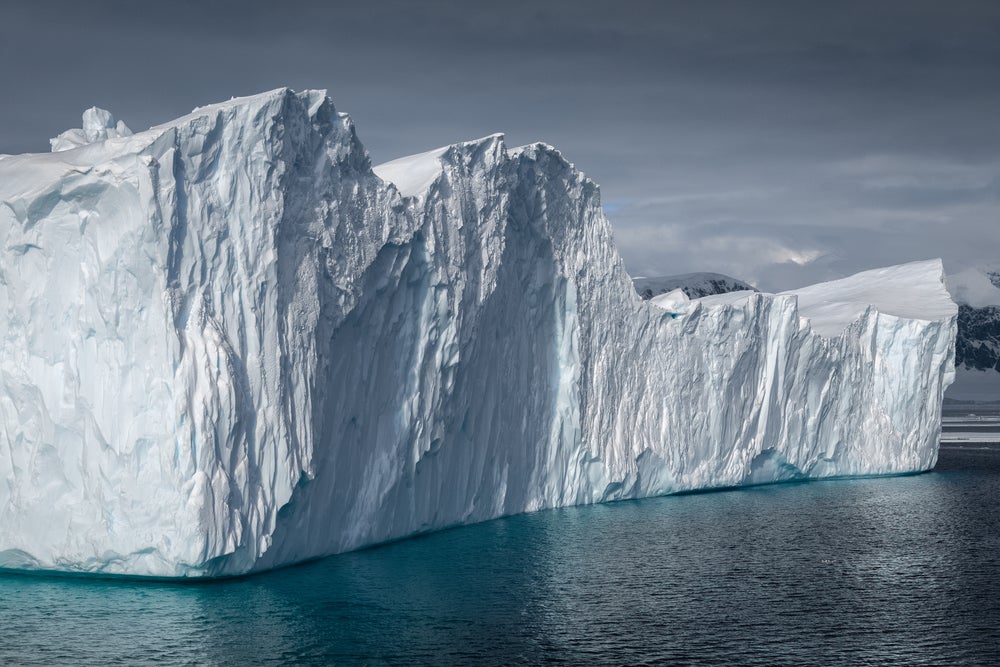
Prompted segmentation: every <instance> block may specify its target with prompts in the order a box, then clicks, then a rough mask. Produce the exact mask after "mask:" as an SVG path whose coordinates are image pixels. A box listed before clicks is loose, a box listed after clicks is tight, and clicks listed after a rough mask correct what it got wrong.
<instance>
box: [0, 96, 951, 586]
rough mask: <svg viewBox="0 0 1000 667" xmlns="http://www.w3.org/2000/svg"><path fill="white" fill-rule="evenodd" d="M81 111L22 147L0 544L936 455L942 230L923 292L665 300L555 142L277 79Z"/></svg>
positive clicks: (10, 180)
mask: <svg viewBox="0 0 1000 667" xmlns="http://www.w3.org/2000/svg"><path fill="white" fill-rule="evenodd" d="M92 116H94V117H92V118H91V119H90V120H88V123H89V125H88V126H87V127H86V128H85V130H86V131H83V132H80V133H73V134H71V135H66V134H64V135H60V136H62V137H65V138H67V140H68V139H72V141H73V142H77V143H78V144H79V145H77V146H76V147H72V146H67V144H66V143H65V142H63V143H60V144H59V148H60V149H63V148H65V150H60V151H59V152H57V153H51V154H40V155H23V156H7V157H5V158H4V159H2V160H0V235H2V237H3V239H4V245H3V255H2V259H0V336H2V339H3V341H4V344H3V347H2V351H0V380H2V381H0V418H2V419H3V423H4V429H3V430H2V431H0V480H2V481H3V483H0V567H8V568H20V569H49V570H62V571H71V572H96V573H110V574H132V575H146V576H166V577H192V576H218V575H227V574H238V573H244V572H249V571H256V570H261V569H266V568H270V567H275V566H279V565H283V564H287V563H292V562H297V561H301V560H304V559H307V558H313V557H316V556H320V555H324V554H331V553H337V552H341V551H345V550H349V549H355V548H358V547H362V546H365V545H369V544H374V543H378V542H383V541H386V540H391V539H396V538H399V537H404V536H407V535H411V534H414V533H419V532H426V531H429V530H434V529H437V528H441V527H445V526H450V525H456V524H461V523H470V522H474V521H481V520H485V519H490V518H493V517H497V516H502V515H507V514H512V513H517V512H524V511H532V510H538V509H543V508H547V507H557V506H565V505H571V504H580V503H592V502H601V501H608V500H616V499H622V498H638V497H644V496H650V495H658V494H664V493H671V492H677V491H685V490H691V489H701V488H712V487H726V486H734V485H740V484H750V483H763V482H773V481H782V480H787V479H793V478H803V477H830V476H839V475H863V474H892V473H905V472H914V471H919V470H926V469H928V468H930V467H931V466H933V464H934V462H935V460H936V455H937V439H938V433H939V429H940V409H941V395H942V392H943V390H944V388H945V387H946V386H947V385H948V384H949V383H950V382H951V380H952V377H953V375H954V371H953V366H952V359H953V349H954V336H955V307H954V304H953V303H952V302H951V300H950V299H949V298H948V295H947V293H946V292H945V290H944V286H943V283H942V281H943V272H942V268H941V265H940V262H920V263H915V264H910V265H904V266H903V267H897V268H895V269H888V270H885V272H884V274H883V275H882V277H881V280H882V282H883V283H885V282H886V281H888V283H890V284H895V283H894V282H893V281H895V282H898V283H899V286H900V290H901V288H902V283H904V282H905V283H906V284H907V285H909V286H911V287H912V285H914V284H917V285H918V286H919V290H920V294H921V300H922V303H921V304H919V307H916V306H915V305H914V304H913V303H911V302H910V301H908V300H905V299H903V300H901V301H899V302H896V301H893V299H895V298H896V297H895V296H893V295H897V296H898V293H899V290H890V291H889V292H886V294H885V295H884V297H883V300H882V301H881V302H880V303H879V304H878V307H877V308H876V307H870V306H868V305H865V304H864V303H863V299H864V298H866V295H867V294H868V292H866V291H865V289H864V287H865V284H866V282H867V281H869V280H870V277H869V278H865V277H864V275H863V274H862V275H861V276H859V277H856V278H854V279H846V280H845V281H837V282H835V283H830V284H828V285H826V286H817V287H816V288H810V290H805V291H803V296H801V297H799V296H796V295H794V294H782V295H765V294H756V293H750V294H746V295H737V297H733V298H731V299H730V300H728V301H725V300H723V301H719V302H716V303H712V302H711V301H710V300H709V299H706V300H702V301H695V302H689V303H688V304H686V305H683V307H679V308H677V309H676V310H677V311H681V310H682V311H683V312H673V311H671V310H665V309H663V308H660V307H657V306H656V305H655V304H651V303H647V302H644V301H642V300H641V299H640V298H639V297H638V295H637V294H636V293H635V291H634V290H633V289H632V285H631V280H630V279H629V277H628V275H627V274H626V272H625V270H624V267H623V265H622V261H621V258H620V257H619V255H618V253H617V250H616V249H615V247H614V244H613V242H612V236H611V229H610V225H609V223H608V221H607V219H606V218H605V217H604V214H603V212H602V210H601V207H600V199H599V191H598V189H597V186H596V185H595V184H594V183H593V182H592V181H590V180H588V179H587V178H586V177H584V176H583V175H582V174H581V173H580V172H579V171H577V170H576V169H575V168H574V167H573V165H571V164H570V163H568V162H567V161H566V160H565V159H563V157H562V156H561V155H560V154H559V153H558V151H556V150H554V149H552V148H551V147H548V146H545V145H543V144H535V145H531V146H526V147H521V148H516V149H508V148H507V147H506V146H505V145H504V142H503V139H502V137H501V136H499V135H494V136H491V137H487V138H485V139H482V140H479V141H472V142H466V143H461V144H456V145H454V146H449V147H445V148H442V149H439V150H437V151H431V152H429V153H425V154H423V155H421V156H415V157H414V158H408V159H407V160H404V161H402V162H401V161H395V162H394V163H390V164H388V165H384V166H382V167H378V168H376V169H375V170H374V171H373V169H372V166H371V164H370V161H369V159H368V156H367V154H366V152H365V150H364V148H363V147H362V145H361V143H360V142H359V140H358V138H357V136H356V135H355V132H354V128H353V126H352V124H351V122H350V120H349V119H348V118H347V116H345V115H343V114H340V113H338V112H337V111H336V110H335V109H334V107H333V104H332V103H331V102H330V100H329V99H328V98H327V97H326V96H325V94H324V93H320V92H315V91H307V92H303V93H294V92H292V91H289V90H286V89H282V90H277V91H272V92H270V93H265V94H262V95H258V96H254V97H250V98H241V99H236V100H231V101H229V102H225V103H222V104H218V105H212V106H208V107H204V108H201V109H197V110H195V111H194V112H193V113H192V114H190V115H188V116H185V117H183V118H180V119H178V120H176V121H172V122H170V123H166V124H164V125H161V126H158V127H155V128H152V129H150V130H148V131H145V132H137V133H134V134H129V133H127V132H126V129H127V128H125V126H124V125H122V129H121V131H119V130H118V129H115V132H111V131H110V130H111V129H112V128H111V126H110V124H111V122H112V119H111V116H110V115H107V117H104V116H103V115H93V114H92ZM102 123H103V126H104V127H105V129H106V130H108V131H107V132H105V133H104V134H103V136H102V133H101V131H100V129H101V128H100V127H97V126H98V125H101V124H102ZM117 127H118V126H117V125H115V128H117ZM92 136H93V139H91V137H92ZM55 147H56V145H55V144H54V148H55ZM380 174H381V175H382V176H383V177H384V178H385V179H389V182H387V181H386V180H383V178H380V176H379V175H380ZM393 180H395V181H398V182H399V186H400V187H398V188H397V187H396V186H395V185H393V184H392V183H391V181H393ZM401 190H402V192H401ZM404 195H405V196H404ZM859 299H860V300H859ZM802 300H804V301H808V302H809V304H811V306H809V307H810V308H812V310H811V311H810V312H811V313H813V314H812V315H809V313H805V314H806V315H807V316H803V311H800V301H802ZM831 304H833V305H831ZM859 304H860V305H859ZM802 305H803V307H804V308H805V307H806V304H805V303H803V304H802ZM834 306H835V307H834ZM809 317H813V318H814V319H815V324H814V323H812V322H811V321H810V319H809ZM817 327H819V328H822V331H820V330H818V329H817Z"/></svg>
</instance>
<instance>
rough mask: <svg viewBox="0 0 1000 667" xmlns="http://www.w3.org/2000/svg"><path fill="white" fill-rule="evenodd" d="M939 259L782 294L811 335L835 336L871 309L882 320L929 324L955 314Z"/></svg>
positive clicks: (955, 309)
mask: <svg viewBox="0 0 1000 667" xmlns="http://www.w3.org/2000/svg"><path fill="white" fill-rule="evenodd" d="M944 280H945V274H944V264H943V263H942V261H941V260H940V259H930V260H924V261H919V262H909V263H907V264H899V265H897V266H890V267H885V268H881V269H872V270H870V271H862V272H861V273H856V274H854V275H853V276H848V277H846V278H841V279H840V280H832V281H830V282H825V283H819V284H816V285H811V286H809V287H803V288H801V289H797V290H790V291H787V292H782V293H781V294H790V295H794V296H795V297H797V298H798V302H799V315H800V316H802V317H805V318H807V319H808V320H809V321H810V323H811V324H812V328H813V331H815V332H816V333H818V334H820V335H822V336H826V337H834V336H839V335H840V333H841V332H842V331H843V330H844V329H845V328H846V327H847V326H848V325H849V324H851V323H852V322H854V321H856V320H858V319H859V318H860V317H861V316H862V315H864V313H865V311H866V310H867V309H868V308H869V307H872V308H874V309H876V310H877V311H878V312H880V313H882V314H884V315H893V316H895V317H899V318H902V319H907V320H920V321H924V322H933V321H941V320H947V319H949V318H952V317H955V316H957V315H958V306H956V305H955V302H954V301H952V299H951V296H950V295H949V294H948V290H947V289H946V288H945V282H944Z"/></svg>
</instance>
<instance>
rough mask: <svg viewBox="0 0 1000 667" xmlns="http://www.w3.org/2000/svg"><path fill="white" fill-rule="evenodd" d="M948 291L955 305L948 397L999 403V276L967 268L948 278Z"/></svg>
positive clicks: (987, 268) (980, 268)
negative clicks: (954, 373) (955, 330)
mask: <svg viewBox="0 0 1000 667" xmlns="http://www.w3.org/2000/svg"><path fill="white" fill-rule="evenodd" d="M948 289H949V291H950V292H951V295H952V298H954V299H955V301H956V302H957V303H958V334H957V338H956V341H955V367H956V370H957V373H958V381H956V382H955V384H954V385H952V387H951V388H950V390H949V391H948V396H949V397H950V398H954V399H956V400H970V401H987V402H995V401H1000V272H998V271H995V270H993V269H991V268H989V267H968V268H966V269H964V270H962V271H959V272H957V273H955V274H953V275H949V276H948Z"/></svg>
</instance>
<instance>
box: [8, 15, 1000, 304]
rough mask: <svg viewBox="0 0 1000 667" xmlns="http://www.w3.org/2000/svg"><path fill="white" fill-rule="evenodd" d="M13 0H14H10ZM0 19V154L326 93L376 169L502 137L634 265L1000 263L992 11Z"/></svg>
mask: <svg viewBox="0 0 1000 667" xmlns="http://www.w3.org/2000/svg"><path fill="white" fill-rule="evenodd" d="M8 4H10V3H8ZM2 12H3V13H2V15H0V57H2V62H3V65H2V66H0V87H2V89H3V90H4V91H5V103H4V104H3V105H0V152H22V151H28V150H45V149H46V147H47V139H48V137H50V136H54V135H55V134H57V133H58V132H60V131H62V130H64V129H66V128H68V127H71V126H77V125H78V124H79V113H80V111H81V110H82V109H83V108H85V107H88V106H91V105H94V104H96V105H101V106H106V107H107V108H110V109H111V110H112V111H113V112H114V113H115V115H116V116H117V117H120V118H122V119H124V120H125V121H126V122H128V123H129V124H130V126H131V127H133V129H142V128H144V127H147V126H149V125H151V124H155V123H157V122H162V121H164V120H167V119H169V118H172V117H175V116H177V115H180V114H183V113H186V112H187V111H189V110H190V109H191V108H192V107H194V106H196V105H199V104H206V103H210V102H212V101H217V100H220V99H225V98H227V97H229V96H231V95H242V94H251V93H254V92H259V91H261V90H266V89H270V88H275V87H278V86H282V85H289V86H291V87H293V88H306V87H318V88H327V89H329V91H330V94H331V96H332V97H333V98H334V101H335V102H336V104H337V106H338V108H340V109H341V110H342V111H347V112H349V113H351V115H352V116H353V117H354V119H355V121H356V123H357V125H358V131H359V134H360V135H361V138H362V140H363V141H364V142H365V144H366V145H367V146H368V148H369V150H370V151H371V153H372V156H373V159H374V160H375V161H382V160H388V159H391V158H393V157H397V156H400V155H405V154H408V153H413V152H418V151H422V150H426V149H428V148H432V147H435V146H438V145H443V144H447V143H451V142H454V141H459V140H463V139H469V138H475V137H478V136H484V135H486V134H490V133H492V132H495V131H504V132H506V134H507V137H508V142H509V143H510V144H512V145H516V144H521V143H528V142H530V141H535V140H545V141H547V142H549V143H551V144H554V145H556V146H557V147H559V148H560V149H561V150H562V151H563V153H564V154H565V155H566V156H567V157H568V158H569V159H570V160H572V161H574V162H575V163H576V165H577V166H578V167H580V168H581V169H582V170H584V171H585V172H586V173H587V174H588V175H589V176H591V177H592V178H594V179H595V180H596V181H597V182H599V183H600V184H601V185H602V190H603V197H604V199H605V201H607V202H609V203H610V205H609V206H608V213H609V216H610V217H611V218H612V221H613V223H614V225H615V230H616V237H617V238H618V239H619V242H620V245H621V249H622V252H623V256H624V258H625V260H626V263H627V265H628V267H629V269H630V270H632V271H634V272H636V273H639V272H642V273H672V272H686V271H696V270H717V271H722V272H726V273H732V274H734V275H737V276H740V277H746V278H749V279H753V280H757V281H758V282H760V283H761V286H762V287H765V288H767V289H780V288H783V287H788V286H791V285H794V284H802V283H806V282H810V281H812V280H816V279H824V278H830V277H836V276H837V275H842V274H843V273H847V272H850V271H855V270H860V269H865V268H870V267H871V266H876V265H879V264H886V263H892V262H897V261H906V260H908V259H920V258H925V257H928V256H935V255H942V256H944V257H945V259H946V261H947V262H949V267H950V268H952V269H953V270H954V269H955V268H958V267H959V266H960V265H961V264H962V263H964V262H967V261H982V259H983V258H987V259H989V258H992V260H991V261H993V262H995V263H998V264H1000V258H998V255H1000V236H998V232H997V229H998V228H1000V224H998V223H1000V202H998V193H997V184H998V181H1000V127H998V119H1000V86H997V85H996V82H997V81H1000V5H997V4H996V3H993V2H987V1H984V2H975V1H961V0H959V1H957V2H949V3H947V4H944V3H940V2H937V1H936V0H898V1H892V0H890V1H884V2H879V3H870V2H861V1H860V0H857V1H853V2H841V3H820V2H797V3H788V2H780V1H778V0H774V1H770V0H764V1H759V2H753V3H748V2H742V1H727V2H722V1H709V2H698V3H693V2H654V1H652V0H651V1H649V2H638V1H633V2H618V3H610V2H597V1H589V0H582V1H573V2H570V1H568V0H567V1H560V2H543V3H539V2H528V1H527V0H509V1H507V2H502V3H501V2H494V3H486V2H484V3H479V2H475V3H471V2H469V3H459V2H443V1H442V2H436V1H433V2H420V3H416V2H404V1H402V0H401V1H398V2H377V1H370V2H365V3H336V2H307V1H302V0H289V1H287V2H282V3H273V2H264V1H262V0H261V1H259V2H246V3H236V2H222V1H208V2H194V1H189V0H181V1H177V2H171V3H134V2H124V1H122V2H109V1H99V2H89V3H81V2H68V1H65V2H64V1H58V2H56V1H51V2H45V1H42V2H35V3H30V4H29V3H23V4H19V5H13V6H5V7H4V8H3V10H2Z"/></svg>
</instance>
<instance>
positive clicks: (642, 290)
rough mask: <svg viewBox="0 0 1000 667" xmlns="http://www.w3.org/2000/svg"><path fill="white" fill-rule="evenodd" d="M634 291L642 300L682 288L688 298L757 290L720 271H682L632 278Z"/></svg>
mask: <svg viewBox="0 0 1000 667" xmlns="http://www.w3.org/2000/svg"><path fill="white" fill-rule="evenodd" d="M632 284H633V285H635V291H636V292H638V293H639V296H640V297H642V298H643V299H644V300H647V301H648V300H649V299H652V298H653V297H654V296H659V295H661V294H666V293H667V292H672V291H674V290H675V289H682V290H684V293H685V294H687V296H688V298H689V299H700V298H701V297H703V296H711V295H713V294H726V293H727V292H740V291H743V290H752V291H754V292H756V291H758V290H757V288H756V287H754V286H753V285H751V284H750V283H748V282H744V281H742V280H739V279H738V278H733V277H731V276H727V275H723V274H721V273H705V272H702V273H683V274H680V275H676V276H659V277H657V278H643V277H640V278H633V279H632Z"/></svg>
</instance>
